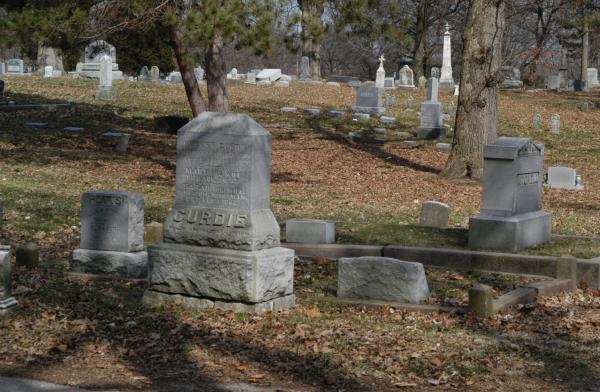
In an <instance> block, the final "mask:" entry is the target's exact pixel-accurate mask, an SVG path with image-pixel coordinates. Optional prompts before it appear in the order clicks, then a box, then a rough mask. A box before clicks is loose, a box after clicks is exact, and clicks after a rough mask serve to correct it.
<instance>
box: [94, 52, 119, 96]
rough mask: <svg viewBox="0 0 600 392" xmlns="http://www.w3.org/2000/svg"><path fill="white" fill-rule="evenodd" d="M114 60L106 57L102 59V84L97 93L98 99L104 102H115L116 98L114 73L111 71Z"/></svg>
mask: <svg viewBox="0 0 600 392" xmlns="http://www.w3.org/2000/svg"><path fill="white" fill-rule="evenodd" d="M111 64H112V59H111V58H110V56H107V55H104V56H103V57H102V58H101V59H100V83H99V84H98V91H96V99H100V100H103V101H113V100H114V99H115V98H116V93H115V89H114V87H113V84H112V81H113V72H112V69H111Z"/></svg>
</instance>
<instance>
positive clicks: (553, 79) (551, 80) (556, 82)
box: [546, 74, 562, 90]
mask: <svg viewBox="0 0 600 392" xmlns="http://www.w3.org/2000/svg"><path fill="white" fill-rule="evenodd" d="M561 84H562V82H561V76H560V74H556V75H550V76H548V78H547V80H546V87H547V88H548V90H560V88H561Z"/></svg>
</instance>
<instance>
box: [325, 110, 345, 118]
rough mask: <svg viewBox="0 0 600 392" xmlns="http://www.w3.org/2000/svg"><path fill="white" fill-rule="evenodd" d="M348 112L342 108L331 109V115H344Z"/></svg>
mask: <svg viewBox="0 0 600 392" xmlns="http://www.w3.org/2000/svg"><path fill="white" fill-rule="evenodd" d="M345 114H346V112H344V111H342V110H331V111H330V112H329V115H330V116H331V117H343V116H344V115H345Z"/></svg>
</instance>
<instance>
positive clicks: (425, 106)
mask: <svg viewBox="0 0 600 392" xmlns="http://www.w3.org/2000/svg"><path fill="white" fill-rule="evenodd" d="M437 97H438V80H437V79H436V78H431V79H429V84H428V86H427V101H425V102H423V103H421V124H420V126H419V128H418V129H417V137H418V138H419V139H439V138H442V137H444V136H446V133H447V131H448V129H447V128H446V127H445V126H444V125H443V123H442V110H443V108H442V104H441V102H438V100H437Z"/></svg>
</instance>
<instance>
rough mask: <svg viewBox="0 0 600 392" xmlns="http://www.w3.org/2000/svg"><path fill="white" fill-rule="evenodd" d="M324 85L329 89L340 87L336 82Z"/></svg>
mask: <svg viewBox="0 0 600 392" xmlns="http://www.w3.org/2000/svg"><path fill="white" fill-rule="evenodd" d="M325 85H326V86H331V87H340V84H339V83H338V82H327V83H325Z"/></svg>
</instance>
